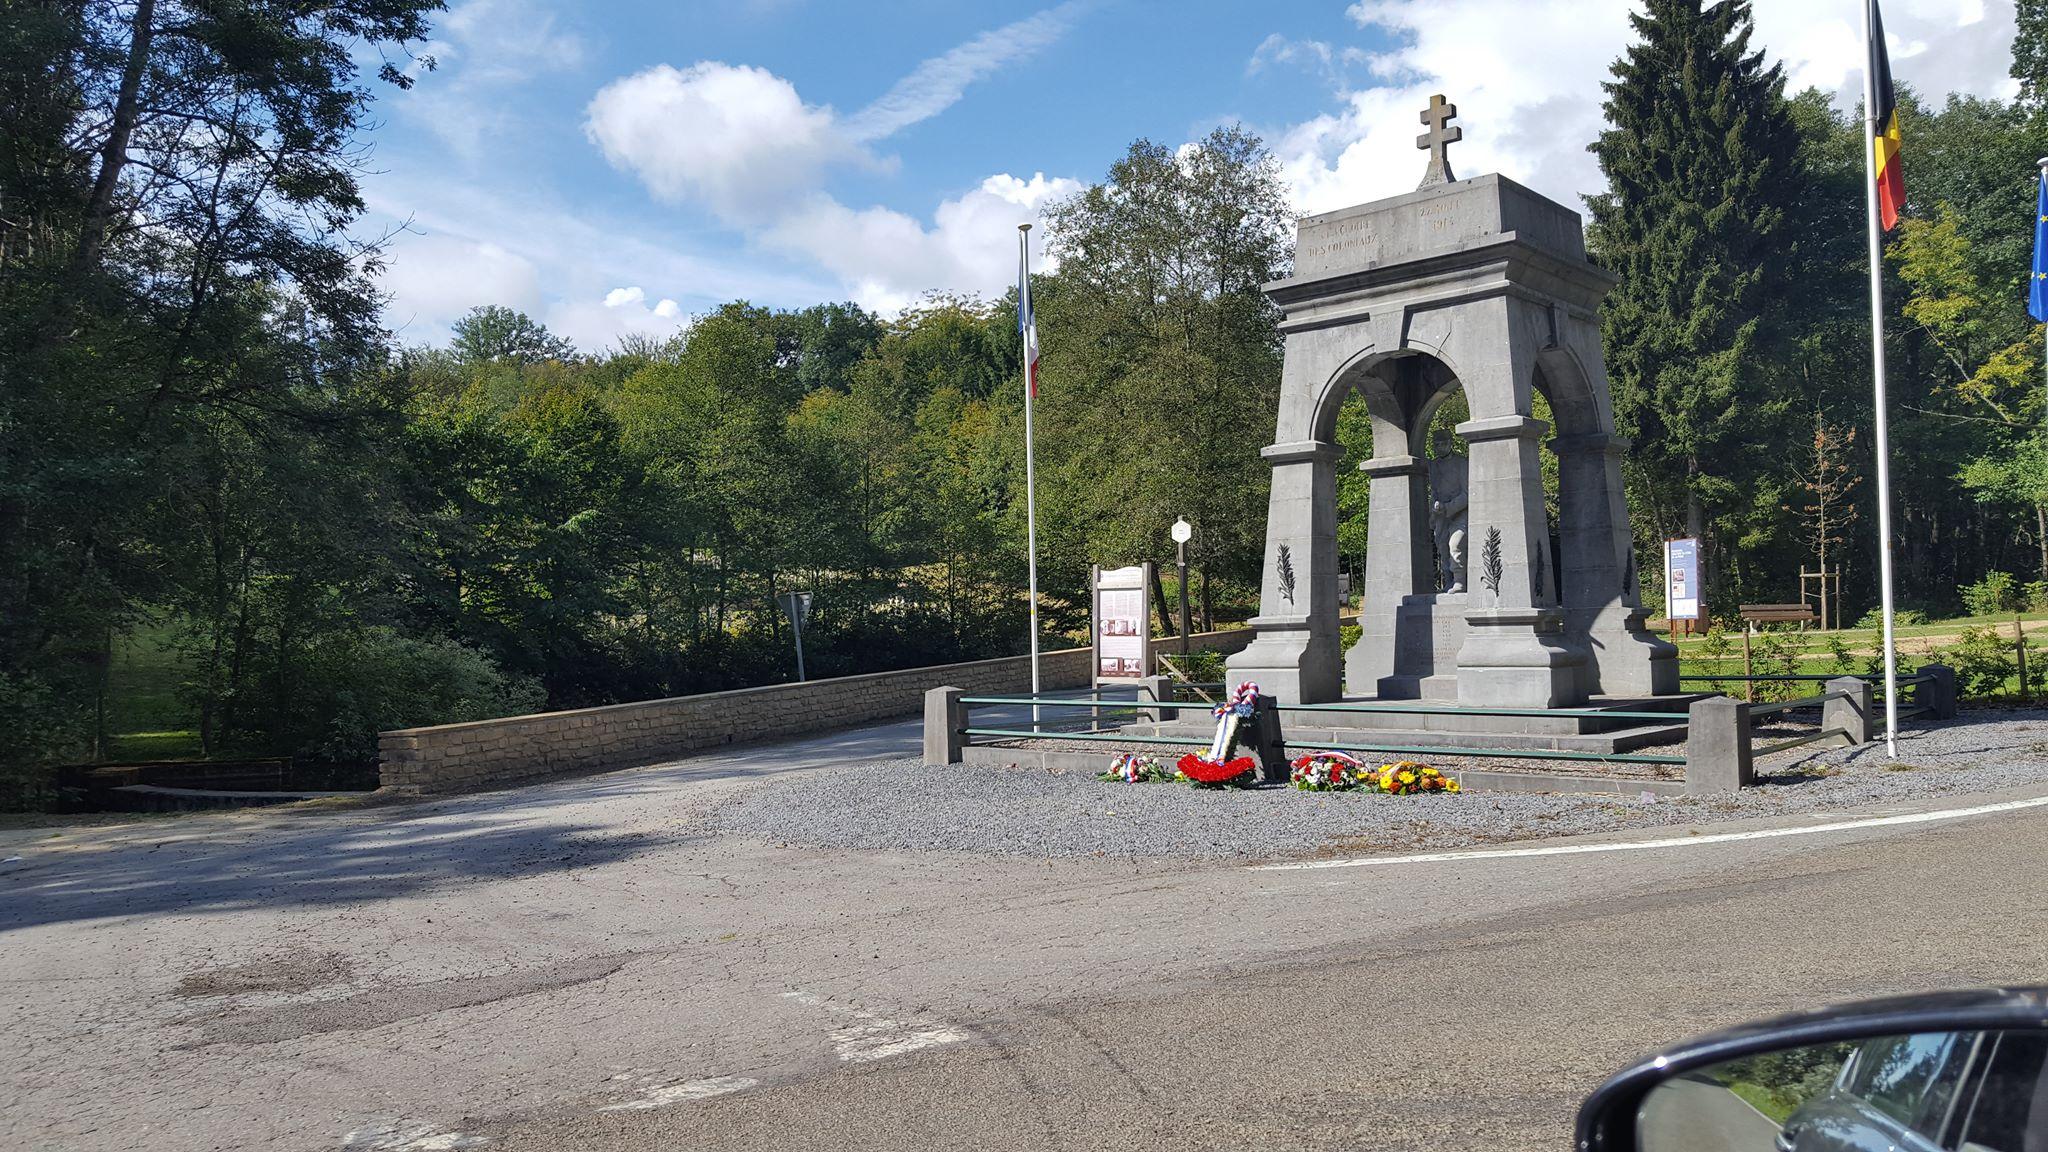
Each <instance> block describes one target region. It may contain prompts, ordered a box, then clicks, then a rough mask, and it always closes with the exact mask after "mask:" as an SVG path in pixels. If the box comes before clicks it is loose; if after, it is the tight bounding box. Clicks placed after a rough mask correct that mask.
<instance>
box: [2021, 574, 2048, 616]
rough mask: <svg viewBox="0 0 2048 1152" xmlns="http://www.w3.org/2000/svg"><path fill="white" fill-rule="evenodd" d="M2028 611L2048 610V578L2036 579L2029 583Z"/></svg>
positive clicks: (2027, 591)
mask: <svg viewBox="0 0 2048 1152" xmlns="http://www.w3.org/2000/svg"><path fill="white" fill-rule="evenodd" d="M2026 597H2027V611H2029V612H2048V580H2036V581H2034V582H2033V583H2031V584H2029V585H2027V590H2026Z"/></svg>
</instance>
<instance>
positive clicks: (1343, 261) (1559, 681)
mask: <svg viewBox="0 0 2048 1152" xmlns="http://www.w3.org/2000/svg"><path fill="white" fill-rule="evenodd" d="M1456 115H1457V108H1456V106H1455V105H1452V104H1448V103H1446V102H1445V101H1444V99H1443V98H1442V97H1441V96H1437V97H1433V98H1431V100H1430V106H1429V109H1428V110H1427V111H1425V112H1423V114H1422V122H1423V124H1424V125H1425V126H1426V127H1427V128H1428V131H1427V132H1425V133H1423V135H1422V136H1421V138H1420V139H1419V140H1418V141H1417V146H1418V147H1420V148H1424V149H1426V150H1428V152H1429V154H1430V159H1429V166H1428V170H1427V172H1426V174H1425V175H1424V178H1423V181H1422V185H1421V187H1419V188H1418V189H1416V190H1415V191H1414V192H1411V193H1407V194H1406V195H1401V196H1396V197H1393V198H1391V199H1387V200H1380V201H1376V202H1373V203H1370V204H1362V205H1359V206H1357V207H1353V208H1346V209H1343V210H1341V211H1337V212H1330V213H1325V214H1323V215H1320V216H1311V217H1308V218H1306V219H1304V220H1302V222H1301V224H1300V226H1299V230H1298V232H1297V236H1296V245H1295V263H1294V274H1293V275H1292V276H1291V277H1290V278H1289V279H1286V280H1281V281H1278V282H1276V283H1274V284H1271V285H1268V286H1267V291H1268V292H1269V293H1270V294H1271V296H1272V298H1273V300H1274V302H1275V303H1277V304H1278V305H1279V306H1280V307H1281V309H1282V311H1283V312H1284V313H1285V318H1284V319H1283V320H1282V322H1281V325H1280V330H1281V332H1282V334H1283V335H1284V337H1285V340H1286V357H1285V366H1284V368H1283V370H1282V377H1281V397H1280V415H1279V421H1278V430H1277V434H1276V435H1275V436H1274V443H1273V444H1272V445H1271V446H1270V447H1268V448H1266V449H1265V450H1264V453H1265V456H1266V459H1267V460H1268V461H1269V462H1270V463H1271V465H1272V468H1273V489H1272V497H1271V502H1270V504H1269V507H1268V512H1267V525H1266V558H1265V580H1264V586H1263V588H1262V590H1261V598H1260V613H1259V615H1258V617H1257V618H1255V619H1254V620H1253V621H1252V627H1253V629H1254V631H1255V637H1254V639H1253V641H1252V644H1251V646H1250V647H1248V648H1246V649H1245V650H1244V651H1243V652H1241V653H1239V654H1237V655H1236V656H1234V657H1232V658H1231V660H1230V662H1229V668H1230V676H1231V679H1232V681H1233V682H1235V681H1239V680H1255V681H1257V682H1258V683H1259V684H1260V685H1261V687H1262V688H1263V689H1264V690H1265V691H1266V692H1267V693H1269V694H1271V695H1273V696H1275V697H1277V698H1278V699H1279V700H1281V701H1282V702H1284V703H1322V702H1327V701H1333V700H1337V699H1340V698H1341V697H1343V696H1345V695H1347V694H1348V695H1349V696H1351V697H1354V698H1356V697H1371V696H1377V697H1382V698H1394V699H1399V698H1408V699H1412V698H1417V697H1421V698H1425V699H1432V700H1443V701H1450V702H1456V703H1459V704H1464V705H1470V706H1490V707H1516V708H1557V707H1566V706H1571V705H1576V704H1580V703H1583V702H1585V701H1587V700H1588V699H1589V698H1591V697H1595V696H1646V695H1668V694H1673V693H1676V692H1677V690H1678V656H1677V650H1676V649H1674V648H1673V647H1672V646H1671V645H1670V644H1668V643H1665V642H1664V641H1662V640H1660V639H1658V638H1657V637H1656V636H1654V635H1652V634H1651V633H1649V632H1648V631H1646V630H1645V629H1644V627H1643V623H1644V618H1645V617H1646V616H1647V612H1646V611H1645V610H1644V609H1643V608H1642V606H1641V604H1640V602H1639V601H1640V594H1639V590H1638V589H1637V587H1636V577H1635V565H1634V564H1633V562H1632V556H1631V541H1630V532H1629V521H1628V505H1627V503H1626V502H1625V501H1624V499H1623V495H1622V482H1621V457H1622V455H1623V453H1625V452H1626V451H1627V448H1628V445H1627V443H1626V442H1625V441H1624V440H1622V439H1621V438H1620V437H1618V436H1616V435H1615V431H1614V413H1613V407H1612V404H1611V401H1610V399H1609V396H1608V389H1607V371H1606V365H1605V362H1604V360H1603V358H1602V354H1601V346H1600V325H1599V308H1600V302H1601V300H1602V299H1603V298H1604V297H1605V296H1606V294H1607V292H1608V290H1609V289H1610V288H1611V287H1612V286H1613V283H1614V277H1613V275H1612V274H1611V273H1608V272H1607V271H1605V270H1603V269H1601V268H1599V267H1597V266H1595V265H1594V264H1593V263H1591V262H1590V261H1588V260H1587V258H1586V250H1585V240H1584V234H1583V232H1582V230H1581V226H1580V221H1579V216H1578V214H1577V213H1576V212H1573V211H1572V210H1571V209H1569V208H1566V207H1564V206H1563V205H1561V204H1557V203H1555V202H1553V201H1551V200H1548V199H1545V198H1544V197H1542V196H1539V195H1537V194H1536V193H1535V192H1532V191H1530V190H1529V189H1527V188H1524V187H1522V186H1520V185H1518V184H1516V183H1514V182H1513V181H1511V180H1508V179H1505V178H1503V177H1501V176H1498V175H1489V176H1479V177H1475V178H1473V179H1469V180H1458V179H1456V178H1455V177H1454V176H1453V175H1452V174H1451V170H1450V162H1449V157H1448V153H1447V149H1448V147H1449V145H1450V144H1452V143H1453V142H1455V141H1457V140H1458V139H1459V138H1460V137H1461V136H1462V134H1463V133H1462V130H1461V129H1458V128H1455V127H1451V126H1450V123H1449V122H1450V120H1451V119H1452V118H1453V117H1455V116H1456ZM1354 389H1355V390H1358V391H1360V392H1362V393H1363V394H1364V397H1365V402H1366V406H1367V409H1368V412H1369V414H1370V423H1371V427H1372V435H1373V457H1372V459H1370V460H1367V461H1366V462H1365V463H1364V464H1362V465H1360V470H1361V471H1363V472H1364V473H1365V474H1366V475H1367V476H1369V477H1371V491H1372V501H1371V504H1372V507H1371V513H1370V521H1369V525H1368V529H1369V536H1368V545H1367V555H1366V572H1365V584H1364V589H1363V595H1362V597H1361V605H1360V607H1361V619H1360V625H1361V631H1362V635H1361V637H1360V639H1359V641H1358V643H1357V644H1356V645H1354V646H1353V647H1352V649H1351V651H1350V652H1349V653H1348V654H1341V653H1340V652H1339V651H1338V622H1337V607H1338V600H1337V570H1338V557H1337V490H1336V461H1337V457H1338V448H1337V445H1336V444H1335V442H1334V441H1335V438H1336V425H1337V413H1338V409H1339V408H1340V407H1341V406H1342V405H1343V403H1344V399H1345V397H1346V396H1348V395H1349V394H1350V393H1351V392H1352V391H1353V390H1354ZM1461 389H1462V390H1463V392H1464V395H1465V400H1466V403H1467V406H1468V408H1469V411H1470V413H1471V418H1470V419H1468V420H1466V421H1464V422H1463V423H1460V424H1458V425H1457V426H1456V433H1457V435H1458V436H1459V437H1460V438H1462V439H1463V441H1464V443H1465V445H1466V448H1467V453H1468V455H1467V456H1465V457H1458V459H1459V460H1460V461H1461V462H1463V463H1464V465H1465V468H1466V469H1468V470H1469V474H1468V475H1466V476H1456V475H1454V473H1455V472H1456V471H1457V466H1456V465H1452V464H1451V463H1450V460H1451V459H1452V458H1453V457H1454V456H1455V453H1451V452H1445V451H1439V452H1438V454H1437V459H1436V461H1435V464H1436V465H1437V466H1436V467H1432V461H1431V460H1429V459H1428V458H1426V457H1425V455H1424V453H1425V443H1424V437H1425V436H1426V435H1427V433H1428V429H1429V427H1430V420H1431V417H1432V416H1433V415H1434V414H1435V413H1436V411H1437V409H1438V407H1439V406H1440V405H1442V403H1443V402H1444V401H1445V400H1446V399H1447V398H1449V397H1450V396H1451V395H1452V394H1453V393H1455V392H1457V391H1459V390H1461ZM1539 393H1540V394H1542V395H1543V396H1544V397H1546V398H1547V399H1548V400H1549V403H1550V410H1551V413H1552V416H1553V418H1554V420H1555V422H1556V425H1557V426H1556V428H1555V429H1552V428H1551V427H1549V426H1547V425H1546V424H1545V423H1544V422H1542V421H1540V420H1537V419H1536V418H1535V416H1534V414H1533V411H1534V409H1533V402H1534V399H1535V397H1536V396H1537V395H1538V394H1539ZM1546 436H1551V437H1552V438H1551V439H1550V441H1549V444H1550V448H1551V450H1552V451H1553V452H1555V453H1556V455H1557V460H1558V501H1559V530H1560V536H1559V547H1558V550H1557V551H1558V554H1557V555H1555V556H1553V555H1552V554H1551V532H1550V525H1549V524H1548V523H1547V521H1546V517H1545V510H1544V509H1545V504H1544V490H1543V478H1542V465H1541V459H1540V454H1539V449H1538V445H1539V443H1540V442H1541V441H1542V440H1543V438H1544V437H1546ZM1431 489H1434V490H1435V491H1434V494H1432V491H1431ZM1454 493H1455V495H1454ZM1438 556H1441V557H1442V566H1441V571H1439V564H1438V560H1437V557H1438ZM1440 576H1441V580H1440V579H1439V577H1440ZM1439 584H1441V588H1442V590H1441V591H1439V590H1438V588H1439ZM1560 592H1561V594H1560Z"/></svg>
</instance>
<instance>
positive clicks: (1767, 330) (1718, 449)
mask: <svg viewBox="0 0 2048 1152" xmlns="http://www.w3.org/2000/svg"><path fill="white" fill-rule="evenodd" d="M1630 19H1631V20H1632V21H1633V22H1634V25H1635V29H1636V33H1637V36H1638V41H1637V43H1635V44H1633V45H1631V46H1630V48H1629V49H1628V52H1627V54H1626V55H1625V56H1624V57H1623V58H1622V59H1620V60H1618V61H1616V62H1615V64H1614V67H1613V74H1614V77H1615V79H1614V80H1613V81H1612V82H1610V83H1608V84H1606V85H1605V88H1606V90H1607V102H1606V105H1605V110H1606V113H1607V120H1608V123H1609V125H1610V127H1609V129H1608V130H1607V131H1605V132H1603V133H1602V134H1601V136H1600V139H1599V141H1598V142H1597V143H1595V144H1594V145H1593V146H1592V151H1593V152H1594V153H1595V154H1596V155H1597V156H1598V157H1599V161H1600V167H1601V170H1602V171H1603V172H1604V173H1605V174H1606V176H1607V180H1608V185H1609V191H1608V192H1606V193H1605V194H1602V195H1599V196H1594V197H1590V198H1589V199H1588V206H1589V207H1590V209H1591V211H1592V215H1593V226H1592V229H1591V237H1592V242H1593V245H1594V249H1595V252H1596V255H1597V257H1598V259H1600V260H1601V261H1602V262H1603V263H1605V264H1606V265H1607V266H1608V267H1609V268H1611V269H1613V270H1614V271H1615V272H1616V273H1618V274H1619V275H1620V277H1621V282H1620V284H1619V285H1618V286H1617V287H1616V289H1615V291H1614V293H1613V295H1612V296H1610V297H1609V300H1608V304H1607V308H1606V310H1605V313H1604V316H1603V324H1604V335H1605V339H1606V348H1607V364H1608V369H1609V373H1610V375H1611V376H1612V378H1613V384H1614V403H1615V415H1616V418H1617V422H1618V423H1619V424H1620V426H1621V429H1622V431H1623V433H1624V434H1625V435H1630V436H1632V437H1634V440H1635V447H1634V451H1633V454H1632V468H1631V477H1630V480H1631V486H1632V487H1633V488H1634V489H1635V491H1634V492H1633V493H1632V495H1633V496H1634V498H1635V499H1634V503H1635V505H1636V507H1637V508H1638V509H1639V513H1638V521H1637V522H1638V524H1639V525H1640V526H1641V527H1642V529H1643V530H1644V531H1645V533H1646V534H1647V535H1649V536H1651V538H1654V537H1655V536H1665V535H1671V534H1674V533H1675V532H1676V531H1678V530H1680V529H1683V530H1684V531H1685V532H1686V533H1688V534H1690V535H1694V536H1697V537H1699V538H1700V539H1701V541H1702V546H1703V550H1704V553H1705V557H1706V560H1707V563H1708V569H1709V571H1708V575H1709V579H1710V583H1709V587H1710V588H1713V587H1720V588H1722V589H1723V590H1724V591H1726V592H1733V593H1738V594H1739V592H1740V591H1741V586H1742V585H1743V584H1744V583H1745V582H1746V580H1745V574H1744V573H1743V572H1742V570H1741V559H1742V554H1741V553H1740V552H1738V551H1736V550H1735V549H1734V548H1732V547H1730V545H1732V544H1733V543H1734V542H1736V541H1737V540H1740V541H1742V542H1743V544H1744V545H1745V547H1755V546H1758V545H1760V544H1763V543H1767V542H1768V541H1769V540H1770V538H1771V537H1772V535H1773V534H1774V533H1775V532H1776V531H1777V530H1778V529H1777V527H1776V525H1777V524H1778V523H1779V519H1780V512H1779V509H1780V507H1781V502H1780V501H1779V500H1778V499H1777V498H1776V497H1777V491H1776V490H1777V487H1778V484H1779V482H1778V481H1776V480H1774V479H1773V476H1774V474H1775V473H1776V471H1777V470H1779V469H1781V467H1782V463H1783V461H1784V459H1785V453H1784V452H1782V451H1780V449H1781V448H1782V447H1785V446H1786V444H1785V441H1786V433H1785V430H1786V428H1787V426H1788V425H1789V424H1790V422H1788V421H1786V420H1784V419H1783V417H1784V415H1785V414H1786V413H1787V412H1788V411H1790V410H1791V408H1792V406H1793V404H1794V402H1795V400H1796V398H1795V396H1794V395H1793V393H1794V391H1795V390H1794V389H1793V388H1792V387H1788V386H1787V384H1786V371H1785V367H1784V366H1785V364H1786V363H1787V362H1788V360H1789V359H1790V357H1789V356H1788V355H1787V352H1788V350H1789V349H1788V344H1789V340H1790V337H1791V333H1790V332H1789V331H1788V329H1787V326H1786V324H1785V323H1784V319H1783V318H1784V313H1785V311H1786V306H1787V304H1788V302H1789V301H1788V296H1789V295H1790V294H1791V288H1792V286H1793V284H1794V283H1795V277H1796V275H1797V270H1798V253H1799V241H1800V239H1801V233H1800V229H1799V227H1798V220H1797V217H1796V215H1795V213H1796V212H1797V211H1798V205H1799V204H1800V202H1801V200H1802V197H1803V195H1804V192H1805V184H1806V182H1807V179H1806V174H1805V171H1804V168H1803V166H1802V164H1801V161H1800V136H1799V132H1798V128H1797V125H1796V124H1795V122H1794V120H1793V118H1792V114H1791V110H1790V107H1789V105H1788V103H1787V101H1786V99H1785V95H1784V77H1783V75H1782V73H1781V72H1780V70H1779V69H1778V68H1777V67H1776V66H1770V67H1766V66H1765V64H1764V60H1763V54H1762V53H1761V52H1753V51H1751V49H1750V43H1749V42H1750V34H1751V31H1752V23H1751V15H1750V5H1749V4H1748V3H1746V2H1743V0H1721V2H1719V3H1712V4H1708V3H1704V2H1703V0H1649V2H1648V3H1647V4H1646V5H1645V10H1644V11H1643V12H1642V13H1640V14H1636V15H1632V16H1631V17H1630Z"/></svg>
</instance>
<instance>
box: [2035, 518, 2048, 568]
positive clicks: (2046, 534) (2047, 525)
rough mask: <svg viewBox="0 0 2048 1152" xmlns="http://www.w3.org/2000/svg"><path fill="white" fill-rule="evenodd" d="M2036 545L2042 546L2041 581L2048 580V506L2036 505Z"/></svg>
mask: <svg viewBox="0 0 2048 1152" xmlns="http://www.w3.org/2000/svg"><path fill="white" fill-rule="evenodd" d="M2034 543H2036V544H2039V545H2040V546H2041V579H2043V580H2048V504H2036V505H2034Z"/></svg>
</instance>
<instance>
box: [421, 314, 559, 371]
mask: <svg viewBox="0 0 2048 1152" xmlns="http://www.w3.org/2000/svg"><path fill="white" fill-rule="evenodd" d="M451 330H452V331H453V333H454V337H455V338H454V342H453V346H452V348H451V350H452V351H453V352H454V353H455V354H456V355H457V356H460V357H461V358H462V359H464V360H467V361H469V362H471V363H489V362H491V361H493V360H510V361H513V362H515V363H519V364H538V363H540V362H541V361H543V360H567V359H570V358H571V357H573V356H575V355H576V346H575V345H574V344H571V343H570V342H569V341H567V340H565V339H563V338H562V337H560V336H556V335H554V334H553V333H551V332H549V331H548V330H547V329H546V328H544V327H542V326H541V325H539V324H536V323H534V322H533V320H532V319H531V318H529V317H528V316H527V315H526V313H524V312H516V311H514V310H512V309H510V308H505V307H501V306H499V305H496V304H487V305H484V306H482V307H477V308H471V309H470V310H469V311H468V312H466V313H464V314H463V316H462V318H461V319H459V320H457V321H456V322H455V323H454V325H452V329H451Z"/></svg>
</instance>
